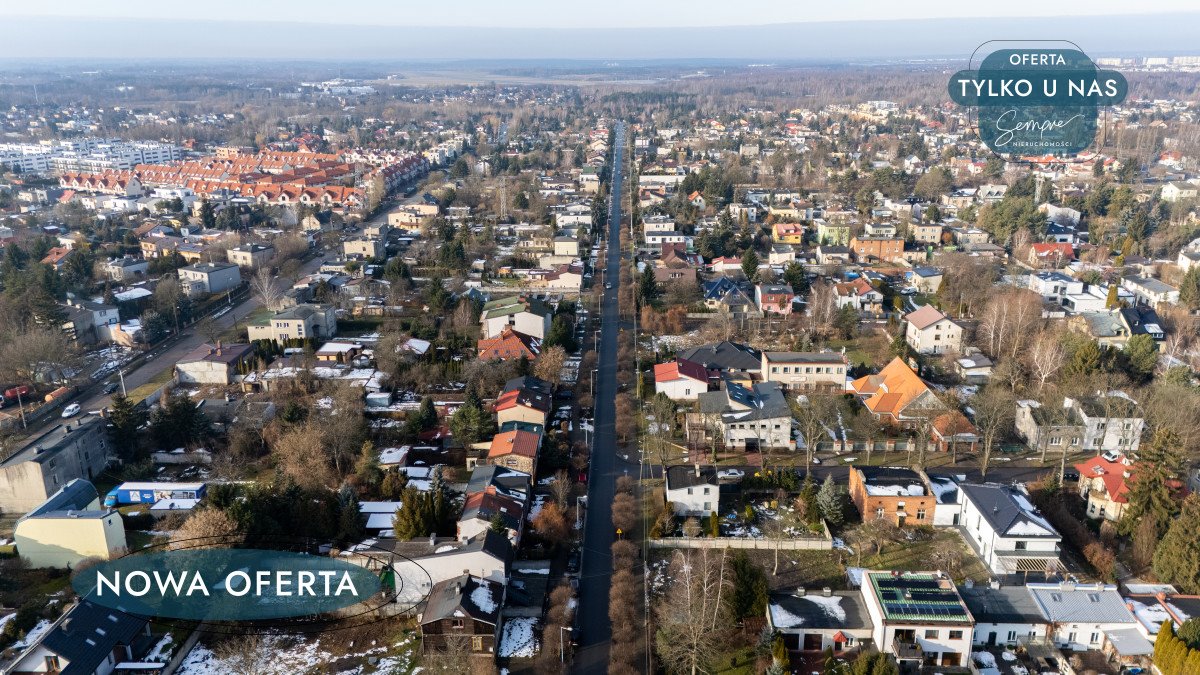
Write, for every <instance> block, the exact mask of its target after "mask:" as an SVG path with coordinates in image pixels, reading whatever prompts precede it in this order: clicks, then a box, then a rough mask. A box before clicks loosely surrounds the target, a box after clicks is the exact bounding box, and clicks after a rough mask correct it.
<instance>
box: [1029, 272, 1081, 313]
mask: <svg viewBox="0 0 1200 675" xmlns="http://www.w3.org/2000/svg"><path fill="white" fill-rule="evenodd" d="M1026 279H1027V284H1028V286H1029V290H1031V291H1033V292H1035V293H1037V294H1038V295H1040V296H1042V299H1043V300H1045V301H1046V302H1053V303H1054V304H1056V305H1061V304H1063V300H1064V299H1065V298H1066V297H1067V296H1068V295H1080V294H1082V293H1083V286H1084V284H1083V282H1082V281H1077V280H1075V279H1072V278H1071V277H1069V276H1067V275H1065V274H1063V273H1062V272H1054V271H1047V272H1038V273H1037V274H1030V275H1029V276H1028V277H1026Z"/></svg>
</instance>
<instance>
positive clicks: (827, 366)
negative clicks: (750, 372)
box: [761, 352, 850, 394]
mask: <svg viewBox="0 0 1200 675" xmlns="http://www.w3.org/2000/svg"><path fill="white" fill-rule="evenodd" d="M849 372H850V364H849V363H848V362H847V361H846V356H845V354H842V353H841V352H763V353H762V370H761V373H762V379H763V381H765V382H778V383H779V384H780V385H782V386H783V388H784V389H787V390H788V391H818V390H821V391H831V392H836V393H839V394H840V393H843V392H845V391H846V375H847V373H849Z"/></svg>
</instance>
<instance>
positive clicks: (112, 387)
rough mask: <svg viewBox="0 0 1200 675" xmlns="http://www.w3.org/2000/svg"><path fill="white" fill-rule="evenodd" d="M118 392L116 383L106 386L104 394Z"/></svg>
mask: <svg viewBox="0 0 1200 675" xmlns="http://www.w3.org/2000/svg"><path fill="white" fill-rule="evenodd" d="M116 390H117V383H116V382H109V383H108V384H106V385H104V393H105V394H111V393H113V392H114V391H116Z"/></svg>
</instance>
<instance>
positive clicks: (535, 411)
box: [496, 389, 550, 427]
mask: <svg viewBox="0 0 1200 675" xmlns="http://www.w3.org/2000/svg"><path fill="white" fill-rule="evenodd" d="M549 412H550V397H549V396H547V395H545V394H541V393H538V392H535V391H532V390H529V389H514V390H512V391H506V392H504V393H503V394H501V395H500V397H499V398H498V399H496V424H497V425H499V426H503V425H504V424H505V423H506V422H525V423H528V424H538V425H541V426H543V427H544V426H545V425H546V416H547V415H548V414H549Z"/></svg>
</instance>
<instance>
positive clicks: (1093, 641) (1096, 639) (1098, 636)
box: [1088, 633, 1100, 645]
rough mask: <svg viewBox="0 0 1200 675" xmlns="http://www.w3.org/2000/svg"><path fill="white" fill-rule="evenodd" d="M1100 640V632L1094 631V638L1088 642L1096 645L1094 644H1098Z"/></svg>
mask: <svg viewBox="0 0 1200 675" xmlns="http://www.w3.org/2000/svg"><path fill="white" fill-rule="evenodd" d="M1099 641H1100V634H1099V633H1092V639H1091V640H1089V641H1088V644H1093V645H1094V644H1096V643H1097V642H1099Z"/></svg>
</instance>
